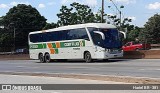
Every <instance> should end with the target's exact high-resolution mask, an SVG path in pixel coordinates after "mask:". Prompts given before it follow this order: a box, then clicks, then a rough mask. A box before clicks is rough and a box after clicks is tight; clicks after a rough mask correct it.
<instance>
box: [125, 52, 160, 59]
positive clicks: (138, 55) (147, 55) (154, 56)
mask: <svg viewBox="0 0 160 93" xmlns="http://www.w3.org/2000/svg"><path fill="white" fill-rule="evenodd" d="M123 58H127V59H134V58H135V59H142V58H144V59H160V50H140V51H127V52H124V57H123Z"/></svg>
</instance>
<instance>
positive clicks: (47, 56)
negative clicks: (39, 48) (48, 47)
mask: <svg viewBox="0 0 160 93" xmlns="http://www.w3.org/2000/svg"><path fill="white" fill-rule="evenodd" d="M45 60H46V62H50V56H49V54H46V56H45Z"/></svg>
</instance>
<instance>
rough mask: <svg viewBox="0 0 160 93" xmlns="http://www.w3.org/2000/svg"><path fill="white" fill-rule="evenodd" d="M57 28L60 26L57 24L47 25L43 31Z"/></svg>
mask: <svg viewBox="0 0 160 93" xmlns="http://www.w3.org/2000/svg"><path fill="white" fill-rule="evenodd" d="M56 27H58V25H57V24H56V23H47V24H46V25H45V27H44V28H43V30H47V29H52V28H56Z"/></svg>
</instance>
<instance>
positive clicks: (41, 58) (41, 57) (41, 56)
mask: <svg viewBox="0 0 160 93" xmlns="http://www.w3.org/2000/svg"><path fill="white" fill-rule="evenodd" d="M39 61H40V62H41V63H44V57H43V54H39Z"/></svg>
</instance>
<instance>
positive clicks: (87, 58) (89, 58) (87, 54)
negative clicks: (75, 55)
mask: <svg viewBox="0 0 160 93" xmlns="http://www.w3.org/2000/svg"><path fill="white" fill-rule="evenodd" d="M85 60H86V62H90V60H91V55H90V53H86V56H85Z"/></svg>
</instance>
